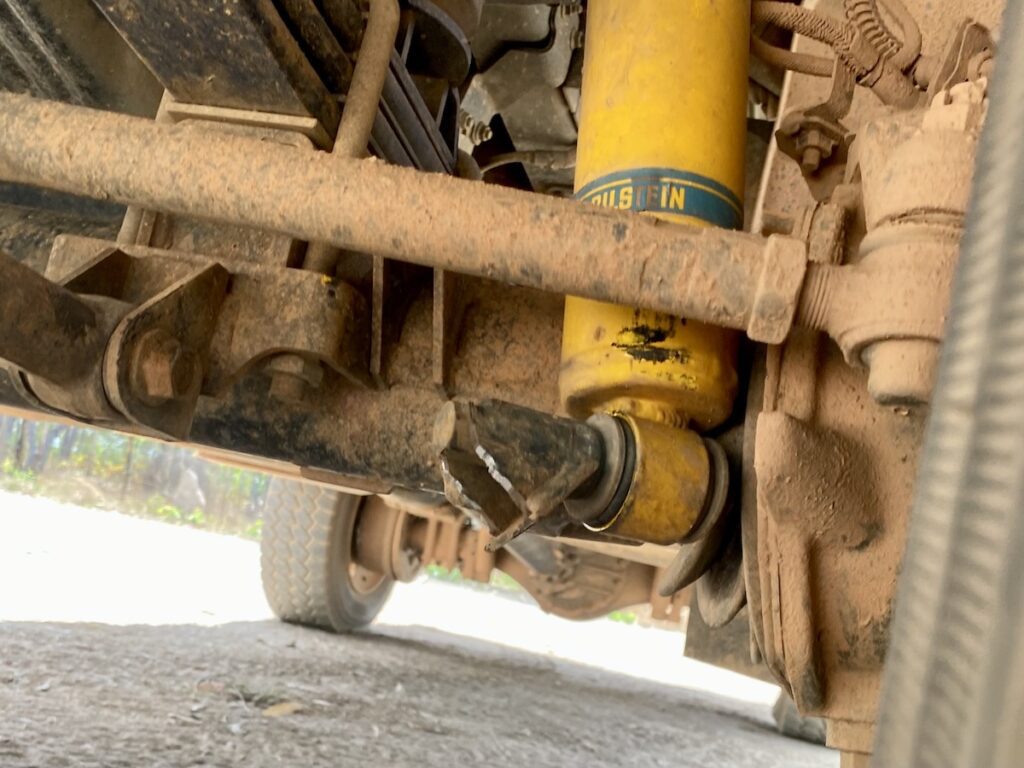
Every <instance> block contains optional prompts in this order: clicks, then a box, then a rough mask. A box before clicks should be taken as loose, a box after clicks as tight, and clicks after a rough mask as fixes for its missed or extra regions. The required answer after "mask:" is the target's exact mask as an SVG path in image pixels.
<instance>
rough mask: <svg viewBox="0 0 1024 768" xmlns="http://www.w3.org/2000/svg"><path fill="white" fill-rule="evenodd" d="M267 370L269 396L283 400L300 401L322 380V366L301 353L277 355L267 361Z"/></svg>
mask: <svg viewBox="0 0 1024 768" xmlns="http://www.w3.org/2000/svg"><path fill="white" fill-rule="evenodd" d="M267 370H268V371H269V372H270V373H271V379H270V394H271V396H272V397H274V398H275V399H277V400H281V401H284V402H291V403H297V402H301V401H302V400H304V399H305V397H306V394H307V393H308V392H309V391H310V390H311V389H316V388H317V387H319V386H320V384H321V382H322V381H323V380H324V369H323V366H321V365H320V363H319V362H317V361H311V360H307V359H306V358H304V357H302V356H301V355H278V356H277V357H275V358H274V359H273V360H271V361H270V362H269V363H267Z"/></svg>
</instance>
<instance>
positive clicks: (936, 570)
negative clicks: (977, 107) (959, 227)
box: [872, 3, 1024, 768]
mask: <svg viewBox="0 0 1024 768" xmlns="http://www.w3.org/2000/svg"><path fill="white" fill-rule="evenodd" d="M1022 125H1024V4H1021V3H1007V5H1006V12H1005V16H1004V20H1003V32H1002V36H1001V38H1000V42H999V56H998V59H997V62H996V70H995V77H994V80H993V84H992V90H991V104H990V106H989V111H988V118H987V123H986V125H985V129H984V133H983V135H982V140H981V146H980V149H979V154H978V163H977V168H976V171H975V178H974V189H973V192H972V203H971V212H970V214H969V216H968V222H967V230H966V232H965V234H964V239H963V243H962V245H961V249H960V253H961V255H960V263H959V266H958V268H957V276H956V281H955V283H954V287H953V297H952V301H951V304H950V310H949V323H948V326H947V329H946V340H945V342H944V345H943V352H942V361H941V363H940V364H939V372H938V379H937V385H936V389H935V394H934V396H933V398H932V408H931V414H930V422H929V427H928V435H927V438H926V440H925V446H924V453H923V455H922V457H921V462H920V467H919V470H918V477H917V487H916V492H915V499H914V507H913V510H912V512H911V516H910V537H909V541H908V543H907V553H906V556H905V558H904V562H903V570H902V573H901V575H900V586H899V591H898V593H897V597H896V611H895V614H896V615H895V619H894V623H893V638H892V644H891V646H890V648H889V653H888V657H887V661H886V665H887V666H886V676H885V680H884V684H883V693H882V707H881V712H880V714H879V718H878V736H877V741H876V744H875V757H874V759H875V762H874V763H872V764H873V765H878V766H906V767H907V768H946V767H947V766H972V767H973V766H985V768H1009V767H1010V766H1019V765H1020V764H1021V755H1022V754H1024V728H1022V726H1021V723H1022V722H1024V640H1022V638H1024V515H1022V514H1021V511H1022V509H1024V482H1022V479H1024V304H1022V303H1021V298H1022V297H1024V216H1022V213H1024V203H1022V201H1024V143H1022V142H1021V140H1020V137H1021V130H1022Z"/></svg>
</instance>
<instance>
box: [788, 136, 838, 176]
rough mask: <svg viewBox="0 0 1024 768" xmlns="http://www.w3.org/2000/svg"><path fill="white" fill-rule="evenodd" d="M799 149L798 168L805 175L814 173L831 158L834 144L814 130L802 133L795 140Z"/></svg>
mask: <svg viewBox="0 0 1024 768" xmlns="http://www.w3.org/2000/svg"><path fill="white" fill-rule="evenodd" d="M797 142H798V146H800V147H801V153H800V167H801V168H802V169H803V172H804V173H805V174H808V175H809V174H812V173H816V172H817V171H818V169H819V168H821V164H822V163H823V162H824V161H825V160H827V159H828V158H829V157H831V156H832V150H833V149H835V145H836V142H835V141H833V140H832V139H831V138H830V137H829V136H826V135H825V134H824V133H822V132H821V131H819V130H818V129H816V128H811V129H809V130H807V131H805V132H804V133H803V135H802V136H800V137H799V139H798V140H797Z"/></svg>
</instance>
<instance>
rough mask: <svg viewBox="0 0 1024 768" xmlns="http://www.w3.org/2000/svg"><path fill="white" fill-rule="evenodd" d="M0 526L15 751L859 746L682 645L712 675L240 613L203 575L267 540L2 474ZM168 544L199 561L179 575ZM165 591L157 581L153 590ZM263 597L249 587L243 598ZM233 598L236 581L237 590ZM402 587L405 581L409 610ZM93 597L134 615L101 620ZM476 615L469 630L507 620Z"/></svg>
mask: <svg viewBox="0 0 1024 768" xmlns="http://www.w3.org/2000/svg"><path fill="white" fill-rule="evenodd" d="M29 513H31V517H26V515H27V514H29ZM71 515H74V517H70V516H71ZM82 521H88V524H89V527H90V529H91V530H92V532H93V534H94V536H93V538H91V539H90V544H91V547H90V548H84V547H82V546H81V542H82V540H83V539H82V536H81V535H80V532H78V531H76V530H75V525H76V524H79V523H82ZM0 525H3V526H4V535H3V537H0V766H2V767H3V768H28V767H29V766H32V767H33V768H35V767H40V768H42V767H49V766H69V767H73V768H85V767H86V766H103V767H105V768H106V767H108V766H109V767H115V766H116V767H122V766H123V767H125V768H127V767H129V766H132V767H134V766H154V767H158V766H175V767H177V766H252V767H253V768H264V767H269V766H296V767H298V766H336V765H341V766H349V765H353V766H355V765H360V766H363V765H365V766H407V765H408V766H413V765H415V766H418V767H419V766H424V765H427V766H475V765H487V766H523V765H528V766H531V768H539V767H541V766H552V767H554V766H558V767H559V768H561V767H563V766H577V765H578V766H599V765H626V764H628V765H631V766H680V767H682V768H687V767H689V766H693V767H697V766H700V767H701V768H704V767H706V766H714V768H720V767H721V768H730V767H732V768H753V767H754V766H757V768H772V767H773V766H778V767H779V768H781V767H782V766H785V768H811V767H812V766H813V767H814V768H817V767H818V766H822V767H824V766H833V767H834V766H836V765H837V763H838V760H837V758H836V756H835V754H834V753H830V752H828V751H826V750H823V749H820V748H816V747H812V746H810V745H806V744H802V743H799V742H795V741H792V740H789V739H785V738H783V737H780V736H778V735H777V734H775V733H774V732H773V730H772V729H771V725H770V721H769V716H768V712H767V707H766V705H765V703H764V699H765V696H766V695H770V693H771V690H770V689H762V688H757V687H747V688H745V687H744V684H743V683H742V679H734V678H731V677H727V676H726V677H715V676H714V675H713V674H711V673H708V674H706V675H704V677H701V675H702V674H703V673H701V672H700V670H699V668H698V667H692V668H690V667H686V666H685V665H686V664H694V663H693V662H683V660H682V659H678V661H679V663H680V664H681V665H683V668H685V669H688V670H690V671H691V673H692V674H693V675H694V676H696V677H697V678H699V679H700V680H702V682H701V687H703V688H704V690H694V689H692V688H687V687H683V686H680V685H666V684H664V683H657V682H652V681H651V680H643V679H640V678H639V677H637V676H635V675H626V674H622V673H621V672H613V671H609V670H607V669H598V668H595V667H594V666H588V665H583V664H579V663H573V662H571V661H566V660H564V659H561V658H555V657H554V656H553V655H551V653H550V652H549V654H548V655H538V654H535V653H527V652H524V651H522V650H518V649H515V648H510V647H508V646H507V645H505V644H496V643H494V642H486V641H484V640H481V639H470V638H467V637H465V636H463V635H454V634H450V633H449V632H446V631H444V629H439V628H438V627H436V626H425V625H424V623H425V622H424V621H423V620H422V615H421V614H416V613H415V611H413V612H411V613H409V615H410V616H414V617H415V618H414V619H413V620H412V621H411V622H406V623H405V624H403V623H402V621H401V620H400V619H399V618H398V617H397V613H396V614H393V615H392V619H391V620H390V621H391V623H390V624H388V623H382V624H378V625H375V626H374V627H373V628H372V629H371V630H370V631H369V632H367V633H364V634H358V635H351V636H345V637H338V636H333V635H328V634H326V633H322V632H317V631H312V630H306V629H301V628H296V627H290V626H285V625H281V624H278V623H276V622H273V621H270V620H260V621H240V620H237V615H238V613H239V612H240V611H241V609H240V608H239V607H238V605H232V606H231V609H230V610H225V611H220V612H219V610H218V609H217V607H216V606H213V604H212V603H210V600H211V596H210V595H211V590H210V589H206V590H204V589H203V588H202V585H203V584H204V580H205V581H206V582H208V581H209V578H210V574H216V573H218V572H223V576H224V577H223V581H224V582H225V584H227V585H231V584H233V583H236V582H237V583H239V584H243V585H246V584H249V583H250V581H251V580H252V579H254V578H255V573H252V572H247V571H246V570H245V569H246V568H250V569H251V566H244V565H243V564H244V563H248V562H250V561H251V560H252V559H253V558H252V555H253V554H254V553H253V550H252V547H251V545H247V546H245V547H243V546H240V542H238V541H237V540H234V539H226V538H224V539H222V538H221V537H211V536H210V535H208V534H202V533H199V532H195V531H185V530H184V529H167V528H163V527H160V526H157V527H156V528H153V527H152V526H153V525H154V524H150V523H145V522H143V521H137V520H128V519H126V518H121V517H120V516H117V515H112V514H107V513H97V512H91V511H86V510H74V509H73V508H63V507H60V505H53V504H52V502H40V501H37V500H25V499H24V497H10V496H7V495H3V494H0ZM158 535H160V536H161V538H159V539H157V538H155V536H158ZM157 540H159V541H160V542H162V543H161V544H160V545H159V547H157V545H156V544H154V542H155V541H157ZM83 552H85V553H88V556H86V555H84V554H82V553H83ZM119 552H120V553H123V554H120V555H119ZM197 552H198V553H202V555H201V556H197V555H196V553H197ZM211 553H220V556H218V557H214V558H213V559H211V558H210V555H211ZM129 555H130V556H129ZM167 561H172V562H178V563H180V564H181V567H180V568H179V569H178V571H179V572H180V574H181V576H180V578H178V575H177V573H176V572H175V571H173V570H171V571H170V572H168V570H169V569H168V568H167V567H166V566H165V563H166V562H167ZM90 563H92V564H93V565H90ZM147 563H149V565H147ZM236 565H237V566H238V567H231V566H236ZM239 571H241V572H239ZM197 572H198V575H197ZM19 574H22V576H21V578H20V579H19ZM104 574H106V575H104ZM115 574H119V576H120V579H119V582H118V583H119V584H123V585H125V586H124V588H125V590H126V591H125V592H124V595H127V596H128V597H124V598H123V599H121V600H118V601H116V603H117V604H116V606H115V607H117V608H119V609H120V610H121V611H122V613H123V614H125V615H118V616H116V617H112V615H111V614H110V611H109V610H107V608H105V607H104V606H107V607H108V608H109V606H110V605H112V601H111V600H110V597H111V596H110V592H111V590H113V589H114V587H112V586H111V585H112V584H114V580H113V579H114V575H115ZM105 579H106V580H107V581H105ZM173 583H177V584H178V585H179V589H178V590H177V591H173V590H171V589H170V586H169V585H170V584H173ZM219 589H220V590H221V591H222V592H224V590H225V587H224V585H221V586H220V587H219ZM245 589H248V587H239V589H238V590H236V591H237V592H239V593H242V592H244V591H245ZM408 589H409V590H411V591H410V592H408V593H406V598H405V599H408V600H409V601H410V602H412V603H415V605H416V607H417V608H420V609H422V607H423V605H424V604H425V602H429V601H430V600H438V599H440V600H443V601H444V603H445V605H447V606H448V607H449V608H450V609H454V608H458V607H459V605H460V601H462V600H464V599H465V600H468V601H469V602H464V603H463V604H462V608H463V612H466V611H471V612H474V613H475V614H476V615H475V616H474V620H475V621H476V623H477V625H478V627H477V629H479V628H484V629H486V627H488V626H494V627H498V628H501V632H502V633H504V634H508V635H514V632H512V631H510V630H508V629H507V628H506V627H507V626H508V625H506V624H504V623H503V622H504V621H505V619H506V617H507V616H508V615H509V614H510V612H513V613H514V612H515V611H528V612H531V613H535V614H536V615H537V616H538V617H539V618H538V619H536V622H537V623H536V624H535V625H531V622H533V621H534V619H531V618H529V617H528V616H527V615H526V614H524V615H523V616H522V618H521V619H520V622H519V623H520V625H521V626H522V627H524V628H529V627H531V626H532V629H531V631H534V632H535V633H539V634H540V636H541V637H542V639H544V638H545V637H546V635H547V634H550V635H551V638H552V639H551V640H550V641H551V642H552V643H555V642H556V639H555V636H556V635H558V634H559V633H560V632H562V629H560V627H561V626H562V624H565V625H566V626H567V627H571V628H572V630H573V632H580V633H581V634H567V635H565V636H564V637H565V638H566V639H571V640H572V642H574V643H575V644H577V645H579V644H583V643H585V642H586V640H584V639H583V638H586V637H588V635H586V634H582V633H584V632H586V631H587V630H591V632H590V635H589V636H590V637H591V638H592V641H591V642H592V644H593V645H596V646H597V647H598V648H599V649H600V651H601V654H602V655H603V656H604V657H607V658H609V659H618V658H622V659H628V658H630V657H633V656H644V655H645V654H646V655H647V656H649V657H650V658H648V659H647V660H646V661H648V662H651V661H652V660H654V661H656V662H657V664H659V665H661V666H663V667H666V668H667V667H668V666H670V665H672V664H673V661H674V660H673V659H671V658H662V657H661V656H659V654H661V651H659V650H658V649H659V648H662V647H670V646H663V645H661V644H662V643H663V641H664V640H665V639H669V640H673V641H674V640H676V639H677V638H678V636H677V635H673V634H671V633H666V632H662V631H654V630H643V629H639V628H635V627H622V626H618V625H611V624H610V623H609V622H597V623H593V624H589V625H582V626H581V625H571V624H568V623H566V622H561V623H544V622H552V621H555V620H553V619H551V617H546V616H543V615H542V614H540V613H539V611H535V610H533V609H530V608H529V607H528V606H525V605H523V604H519V603H515V602H512V601H508V600H504V599H502V598H500V597H498V596H493V595H480V594H478V593H473V592H472V591H471V590H466V589H459V588H455V587H451V586H450V585H432V584H430V583H425V584H419V585H416V584H414V585H412V586H411V587H410V588H408ZM212 591H213V592H214V593H217V590H212ZM100 592H102V593H103V594H100ZM218 594H219V593H218ZM90 595H94V596H95V602H96V608H95V610H93V611H92V612H90V609H89V603H90V600H91V599H90V597H89V596H90ZM145 595H149V596H150V597H155V600H149V601H145V605H143V604H142V602H143V601H142V599H141V598H140V596H145ZM460 595H468V596H469V597H466V598H463V597H460ZM117 596H118V595H117V593H116V592H115V594H114V597H117ZM104 598H106V602H104ZM250 598H251V594H248V595H244V594H240V596H239V598H238V601H239V604H243V605H244V604H245V603H246V601H247V600H249V599H250ZM132 599H134V600H137V601H139V608H140V612H141V613H140V615H142V616H144V618H140V619H139V621H144V622H147V623H145V624H141V623H140V624H131V623H126V622H125V620H124V619H125V618H126V617H128V618H130V614H131V612H130V611H128V610H126V606H125V600H129V604H128V606H127V608H130V607H131V603H130V600H132ZM183 600H184V601H185V602H187V601H189V600H191V601H192V602H194V603H196V604H198V605H207V608H206V609H204V613H203V615H204V616H205V617H206V619H208V620H207V621H203V622H191V621H189V623H181V622H183V621H187V620H188V617H185V618H183V617H182V614H181V611H180V610H179V608H180V606H179V603H181V602H182V601H183ZM218 600H227V601H230V600H231V593H230V590H229V591H226V592H225V593H224V594H223V595H220V596H219V597H218ZM162 601H163V602H166V604H167V610H166V615H167V621H168V622H169V623H168V624H164V625H161V624H160V623H159V622H160V615H161V611H160V605H161V602H162ZM204 601H205V602H204ZM402 601H403V593H402V592H401V591H399V592H398V593H396V596H395V600H394V602H395V603H396V604H397V606H398V609H401V606H402V604H403V603H402ZM474 601H475V602H474ZM484 605H486V606H487V607H482V606H484ZM143 608H144V609H145V610H142V609H143ZM232 610H233V611H234V613H233V614H232ZM247 610H248V609H247ZM249 612H250V613H252V610H250V611H249ZM399 612H400V610H399ZM90 613H93V614H94V615H95V616H96V617H97V618H99V619H100V620H106V621H115V622H116V623H109V624H100V623H93V622H90V621H88V620H83V619H87V618H88V617H89V615H90ZM225 614H226V615H227V616H228V618H227V619H226V623H219V622H221V621H222V618H218V617H219V616H223V615H225ZM260 615H265V606H263V607H262V608H261V609H260ZM46 617H49V618H51V619H56V620H61V619H66V618H68V617H73V620H72V621H70V622H66V623H56V622H55V621H44V620H42V619H44V618H46ZM27 618H28V619H31V620H26V619H27ZM442 618H443V615H442ZM438 623H439V624H441V626H442V627H443V626H444V624H443V622H438ZM204 624H206V625H204ZM477 629H474V628H473V627H472V626H470V625H460V626H459V628H458V629H457V630H456V631H460V632H463V633H470V632H472V633H475V634H477V635H478V637H479V636H486V632H480V631H477ZM515 639H516V638H515V637H514V636H510V637H509V638H508V642H510V643H511V642H515ZM535 642H540V641H535ZM570 650H571V648H570ZM567 653H568V651H567V652H563V653H561V654H560V655H563V656H565V655H567ZM655 657H657V658H655ZM626 666H627V667H628V665H626ZM637 669H638V670H640V672H639V674H643V668H642V667H637ZM664 677H665V678H666V679H676V677H677V674H676V672H675V671H673V672H672V673H670V674H666V675H665V676H664ZM716 687H717V690H718V693H713V692H709V691H711V690H714V689H716Z"/></svg>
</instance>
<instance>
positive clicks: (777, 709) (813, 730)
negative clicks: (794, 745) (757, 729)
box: [772, 691, 825, 744]
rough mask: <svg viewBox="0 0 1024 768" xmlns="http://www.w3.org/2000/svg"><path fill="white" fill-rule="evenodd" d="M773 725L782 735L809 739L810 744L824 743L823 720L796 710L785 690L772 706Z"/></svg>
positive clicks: (803, 739) (804, 739) (802, 739)
mask: <svg viewBox="0 0 1024 768" xmlns="http://www.w3.org/2000/svg"><path fill="white" fill-rule="evenodd" d="M772 718H773V719H774V720H775V727H776V728H778V729H779V733H781V734H782V735H783V736H789V737H790V738H791V739H800V740H801V741H809V742H810V743H811V744H824V743H825V721H824V720H822V719H821V718H820V717H807V716H805V715H801V714H800V713H799V712H797V709H796V704H795V703H794V702H793V699H791V698H790V697H789V694H788V693H786V692H785V691H781V692H780V693H779V698H778V699H776V700H775V706H773V707H772Z"/></svg>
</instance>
